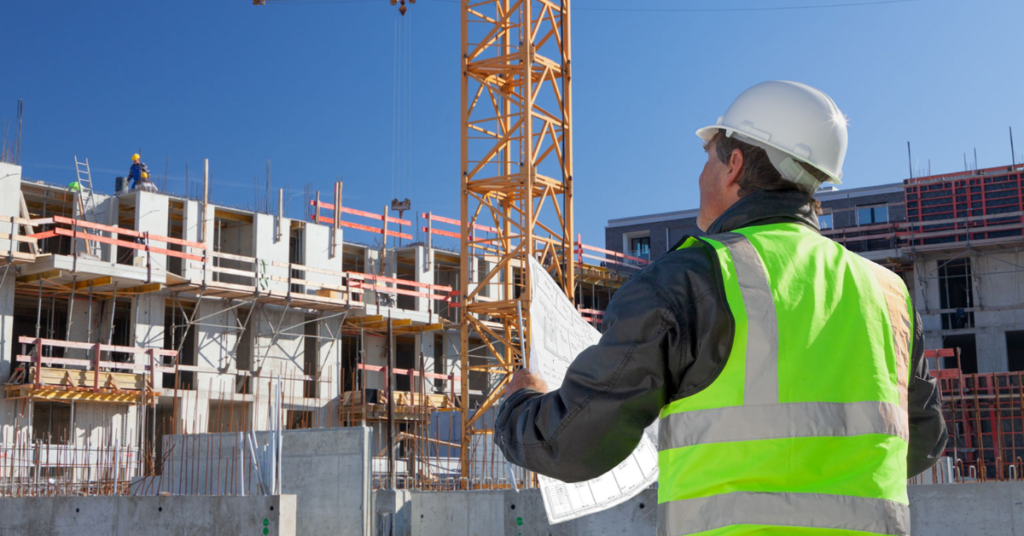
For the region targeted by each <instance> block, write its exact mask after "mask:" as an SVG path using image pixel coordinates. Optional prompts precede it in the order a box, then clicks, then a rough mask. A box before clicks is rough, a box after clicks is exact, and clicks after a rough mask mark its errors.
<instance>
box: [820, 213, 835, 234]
mask: <svg viewBox="0 0 1024 536" xmlns="http://www.w3.org/2000/svg"><path fill="white" fill-rule="evenodd" d="M818 227H821V230H823V231H824V230H825V229H831V228H832V213H831V212H830V213H828V214H822V215H821V216H818Z"/></svg>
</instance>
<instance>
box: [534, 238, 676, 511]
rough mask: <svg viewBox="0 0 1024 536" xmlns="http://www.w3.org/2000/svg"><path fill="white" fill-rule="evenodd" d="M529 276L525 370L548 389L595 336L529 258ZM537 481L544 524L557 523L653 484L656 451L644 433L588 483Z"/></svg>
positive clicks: (555, 385) (597, 337)
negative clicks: (624, 454)
mask: <svg viewBox="0 0 1024 536" xmlns="http://www.w3.org/2000/svg"><path fill="white" fill-rule="evenodd" d="M530 275H531V282H532V286H533V302H532V303H531V305H530V323H531V326H532V328H533V330H532V333H531V337H530V371H531V372H534V373H536V374H540V376H541V377H542V378H544V381H546V382H547V384H548V387H549V388H551V389H557V388H558V387H559V386H560V385H562V380H563V379H564V378H565V371H566V370H567V369H568V368H569V363H572V361H573V360H574V359H576V356H578V355H579V354H580V352H582V351H583V350H585V349H586V348H587V347H589V346H593V345H595V344H597V342H598V340H600V338H601V334H600V332H598V331H597V330H596V329H594V328H593V326H591V325H590V324H588V323H587V322H586V321H584V320H583V318H582V317H580V314H579V312H577V311H576V308H575V307H574V306H573V304H572V302H570V301H569V299H568V298H566V297H565V294H563V293H562V289H561V288H559V286H558V284H557V283H555V281H554V280H553V279H552V278H551V276H550V275H548V273H547V271H546V270H544V268H543V267H542V266H541V265H540V263H538V262H537V261H535V260H534V259H532V258H531V259H530ZM654 426H657V423H655V425H654ZM652 428H653V427H652ZM538 479H539V481H540V491H541V495H542V496H543V498H544V509H545V510H547V514H548V522H549V523H551V524H555V523H561V522H563V521H569V520H571V519H576V518H578V517H582V516H585V515H587V514H593V513H595V512H600V511H602V510H605V509H608V508H611V507H612V506H615V505H617V504H619V503H622V502H625V501H626V500H628V499H630V498H631V497H633V496H634V495H636V494H637V493H640V491H641V490H643V489H645V488H647V487H649V486H651V485H652V484H654V482H656V481H657V480H658V451H657V448H656V447H655V443H654V442H653V441H652V440H651V437H650V431H649V432H648V433H647V434H644V436H643V439H642V440H641V441H640V444H639V445H638V446H637V447H636V450H634V451H633V454H631V455H630V456H629V457H628V458H626V459H625V460H623V462H622V463H620V464H619V465H618V466H617V467H615V468H614V469H612V470H611V471H609V472H607V473H605V474H603V475H601V476H599V477H597V478H595V479H593V480H588V481H586V482H580V483H577V484H567V483H565V482H562V481H559V480H555V479H552V478H548V477H545V476H541V475H538Z"/></svg>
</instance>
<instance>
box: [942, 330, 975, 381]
mask: <svg viewBox="0 0 1024 536" xmlns="http://www.w3.org/2000/svg"><path fill="white" fill-rule="evenodd" d="M942 347H943V348H959V349H960V370H961V371H962V372H963V373H964V374H977V373H978V343H977V340H976V339H975V338H974V334H973V333H969V334H967V335H950V336H947V337H943V338H942ZM949 360H950V361H952V360H954V358H952V357H951V358H949ZM947 365H952V363H947Z"/></svg>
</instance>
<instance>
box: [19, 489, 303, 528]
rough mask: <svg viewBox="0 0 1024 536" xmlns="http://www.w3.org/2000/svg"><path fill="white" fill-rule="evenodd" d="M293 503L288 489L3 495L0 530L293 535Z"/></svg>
mask: <svg viewBox="0 0 1024 536" xmlns="http://www.w3.org/2000/svg"><path fill="white" fill-rule="evenodd" d="M295 508H296V501H295V496H294V495H281V496H277V497H265V496H260V497H232V496H221V497H181V496H176V497H175V496H172V497H32V498H19V499H4V500H2V501H0V519H2V520H3V522H2V523H0V536H8V535H10V536H15V535H17V536H64V535H67V536H82V535H84V534H105V535H111V536H130V535H134V534H145V535H147V536H185V535H197V536H198V535H204V536H205V535H207V534H267V535H273V536H294V535H295V534H296V532H295V527H296V517H295ZM264 530H266V532H264Z"/></svg>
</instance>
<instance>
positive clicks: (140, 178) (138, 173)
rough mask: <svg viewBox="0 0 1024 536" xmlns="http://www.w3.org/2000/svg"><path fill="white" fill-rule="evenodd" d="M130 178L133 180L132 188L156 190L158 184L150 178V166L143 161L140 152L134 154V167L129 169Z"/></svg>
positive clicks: (148, 190)
mask: <svg viewBox="0 0 1024 536" xmlns="http://www.w3.org/2000/svg"><path fill="white" fill-rule="evenodd" d="M128 178H129V179H130V180H131V189H132V190H136V189H138V190H142V191H145V192H155V191H156V185H154V184H153V183H152V182H151V181H150V180H149V168H148V167H146V164H145V163H144V162H142V157H140V156H139V153H135V154H133V155H132V167H131V169H129V170H128Z"/></svg>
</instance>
